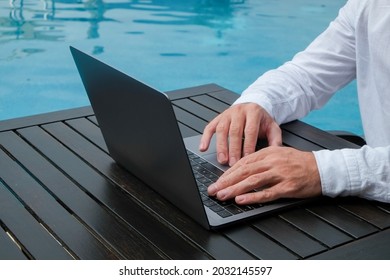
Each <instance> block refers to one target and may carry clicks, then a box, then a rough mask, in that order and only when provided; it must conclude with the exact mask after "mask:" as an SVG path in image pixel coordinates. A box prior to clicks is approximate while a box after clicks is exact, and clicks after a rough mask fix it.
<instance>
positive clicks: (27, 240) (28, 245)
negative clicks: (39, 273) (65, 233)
mask: <svg viewBox="0 0 390 280" xmlns="http://www.w3.org/2000/svg"><path fill="white" fill-rule="evenodd" d="M2 156H3V155H2ZM2 156H0V158H1V157H2ZM0 205H1V211H0V220H1V221H3V223H4V224H6V225H7V228H8V230H9V231H10V232H11V233H12V234H13V236H14V237H15V238H16V239H17V240H18V241H19V242H20V243H21V244H23V245H24V246H25V249H26V250H27V251H28V253H29V254H30V255H31V256H33V257H34V258H36V259H46V260H50V259H57V260H66V259H73V258H72V256H71V255H69V253H68V252H67V251H66V250H65V249H64V248H63V247H62V246H61V245H60V244H59V243H58V241H57V240H55V239H53V236H52V235H50V234H49V232H48V231H46V230H45V229H44V227H43V226H42V225H41V224H40V222H39V221H37V220H36V219H35V218H34V217H33V216H31V214H30V213H28V211H27V210H26V208H25V207H24V206H23V205H22V204H21V203H20V202H19V200H17V198H15V197H14V196H13V195H12V194H11V193H10V192H9V191H8V190H7V189H6V187H5V186H4V185H3V184H1V183H0Z"/></svg>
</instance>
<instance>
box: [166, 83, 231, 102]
mask: <svg viewBox="0 0 390 280" xmlns="http://www.w3.org/2000/svg"><path fill="white" fill-rule="evenodd" d="M221 90H224V88H223V87H221V86H218V85H216V84H206V85H200V86H195V87H189V88H185V89H178V90H171V91H168V92H166V94H167V95H168V97H169V98H170V99H171V100H176V99H182V98H187V97H192V96H196V95H201V94H206V93H211V92H216V91H221Z"/></svg>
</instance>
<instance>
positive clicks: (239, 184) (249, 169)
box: [208, 154, 270, 196]
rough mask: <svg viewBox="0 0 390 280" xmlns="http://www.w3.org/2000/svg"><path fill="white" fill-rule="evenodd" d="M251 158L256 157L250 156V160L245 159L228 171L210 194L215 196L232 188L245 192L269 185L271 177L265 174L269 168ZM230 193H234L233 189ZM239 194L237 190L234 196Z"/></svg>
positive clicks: (210, 188) (212, 186) (213, 186)
mask: <svg viewBox="0 0 390 280" xmlns="http://www.w3.org/2000/svg"><path fill="white" fill-rule="evenodd" d="M253 155H255V154H253ZM251 158H255V157H254V156H249V157H248V158H243V159H241V160H240V161H238V162H237V164H235V165H234V166H233V167H231V168H230V169H228V170H227V171H226V172H225V173H224V174H223V175H222V176H221V177H220V178H219V179H218V181H217V182H216V183H214V184H212V185H210V186H209V188H208V194H209V195H211V196H215V195H216V194H217V193H218V192H220V191H221V190H224V189H227V188H231V187H234V188H238V189H241V190H242V191H244V192H245V191H249V190H252V189H254V188H257V187H259V186H263V185H264V184H269V183H270V178H268V177H269V175H268V174H266V173H265V171H267V169H268V168H267V167H266V166H263V165H262V163H261V162H256V161H255V160H254V159H251ZM229 192H232V189H231V190H230V191H229ZM222 194H223V192H222V193H221V195H222ZM238 194H239V191H238V190H235V191H234V195H238Z"/></svg>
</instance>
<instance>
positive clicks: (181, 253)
mask: <svg viewBox="0 0 390 280" xmlns="http://www.w3.org/2000/svg"><path fill="white" fill-rule="evenodd" d="M44 128H45V129H46V130H47V131H49V132H50V133H51V134H52V135H54V136H56V137H57V138H59V139H61V141H62V143H63V144H64V145H66V146H67V147H68V148H69V149H71V150H72V151H73V152H74V153H76V154H77V155H78V156H79V157H81V158H83V159H84V160H85V161H87V162H88V163H89V164H90V165H91V166H93V167H94V168H96V169H97V170H98V171H99V172H100V173H102V174H104V175H105V176H107V177H108V178H110V179H111V180H112V181H113V182H115V183H116V184H117V185H119V186H120V187H122V188H124V189H125V190H126V191H128V192H129V193H130V194H132V195H133V197H134V198H136V199H137V200H142V203H144V204H146V206H145V207H147V208H148V211H150V209H154V210H155V214H156V215H158V216H157V217H156V219H157V220H150V219H149V220H150V221H148V222H146V221H147V217H145V210H144V209H141V208H139V207H137V208H135V209H133V210H129V209H128V206H126V205H128V204H129V202H128V201H123V198H120V197H117V198H116V199H113V195H110V201H109V202H110V203H109V204H108V203H106V205H107V207H110V208H112V209H115V212H116V213H117V214H118V215H119V216H120V217H121V218H123V219H126V220H128V221H130V223H131V224H132V225H133V226H134V225H137V228H138V229H139V231H140V232H143V233H144V234H145V235H146V236H147V237H148V239H149V240H157V241H155V242H156V244H159V245H158V247H163V248H164V251H165V252H167V253H169V254H173V256H174V257H173V258H198V259H199V258H206V257H207V256H206V255H202V253H201V252H199V251H198V250H195V251H194V250H193V249H191V248H189V247H188V245H186V244H183V241H181V240H180V239H177V236H174V235H172V234H173V233H171V232H167V229H165V228H164V227H162V226H163V225H162V224H161V221H163V220H164V219H167V221H166V222H167V223H171V224H172V227H176V228H177V229H180V230H185V231H187V232H190V233H191V234H190V236H189V238H190V240H191V242H195V243H196V244H197V245H196V246H197V247H204V245H201V244H199V243H204V242H205V243H207V245H208V246H207V247H209V248H210V249H211V250H212V251H211V252H209V254H210V255H211V256H212V257H215V258H221V257H223V258H230V259H231V258H236V257H240V258H251V256H250V255H249V254H247V253H245V252H240V250H239V248H238V247H236V246H235V245H234V244H231V243H230V242H228V241H227V240H224V238H221V237H216V236H213V235H211V236H210V234H209V232H208V231H205V230H203V229H200V228H199V226H198V225H197V224H194V223H193V222H192V221H189V220H188V217H187V216H185V215H184V214H182V213H181V212H180V211H179V212H178V210H177V209H176V208H172V205H170V204H167V203H166V200H165V199H163V198H162V197H161V196H159V195H158V194H156V193H155V192H154V191H153V190H151V189H150V188H148V187H147V186H145V185H144V184H143V183H141V182H139V181H137V180H136V179H135V178H133V177H131V176H130V174H129V173H128V172H126V171H124V170H123V169H121V168H120V167H118V166H117V165H116V164H115V163H114V161H113V160H112V159H111V158H110V157H109V156H108V155H106V154H103V153H99V151H98V150H97V148H96V147H94V146H93V145H91V143H90V142H89V141H86V140H85V139H84V140H83V138H82V137H81V135H77V134H75V132H72V131H71V130H69V128H66V126H63V125H62V126H61V125H59V124H56V125H54V124H51V125H47V126H44ZM94 129H98V128H97V127H95V128H94ZM62 157H63V156H61V155H58V156H57V159H55V162H58V164H61V163H60V162H61V158H62ZM53 160H54V159H53ZM61 166H62V165H61ZM63 168H66V169H65V170H69V168H70V167H65V166H64V167H63ZM77 180H78V182H79V183H81V182H82V181H81V180H80V178H78V179H77ZM107 192H108V190H106V193H105V195H106V196H107V195H108V194H109V192H108V193H107ZM92 194H94V195H95V196H96V197H97V199H99V200H101V201H104V197H103V198H102V197H100V196H97V194H95V193H94V192H92ZM122 196H123V195H122ZM122 201H123V203H122ZM122 209H123V210H122ZM113 211H114V210H113ZM134 216H136V217H139V218H138V219H134ZM168 220H169V221H168ZM187 234H188V233H187ZM182 235H183V233H180V236H182ZM175 238H176V239H177V240H175ZM203 238H205V239H206V240H204V239H203ZM159 239H160V241H158V240H159ZM167 240H169V242H167ZM210 240H213V241H212V242H211V241H210ZM175 242H178V244H175ZM187 242H188V241H187ZM220 243H221V244H224V245H223V246H224V247H226V248H227V250H230V253H229V254H227V253H226V252H225V253H223V254H222V253H221V251H220V250H217V248H215V247H218V246H215V244H220ZM179 245H180V246H179ZM186 246H187V249H185V248H186ZM180 247H182V249H181V250H178V249H177V248H180ZM203 250H204V249H203ZM175 254H178V255H175Z"/></svg>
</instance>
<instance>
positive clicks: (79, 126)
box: [65, 118, 108, 153]
mask: <svg viewBox="0 0 390 280" xmlns="http://www.w3.org/2000/svg"><path fill="white" fill-rule="evenodd" d="M65 123H66V124H68V125H69V126H71V127H72V128H73V129H74V130H77V131H82V133H83V136H84V137H85V138H87V139H88V140H89V141H91V142H92V143H94V144H95V145H96V146H98V147H99V148H100V149H102V150H103V151H105V152H106V153H108V148H107V145H106V142H105V141H104V138H103V135H102V133H101V132H100V130H99V129H96V128H97V126H96V124H95V123H93V122H92V121H90V120H89V119H87V118H78V119H72V120H68V121H66V122H65Z"/></svg>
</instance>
